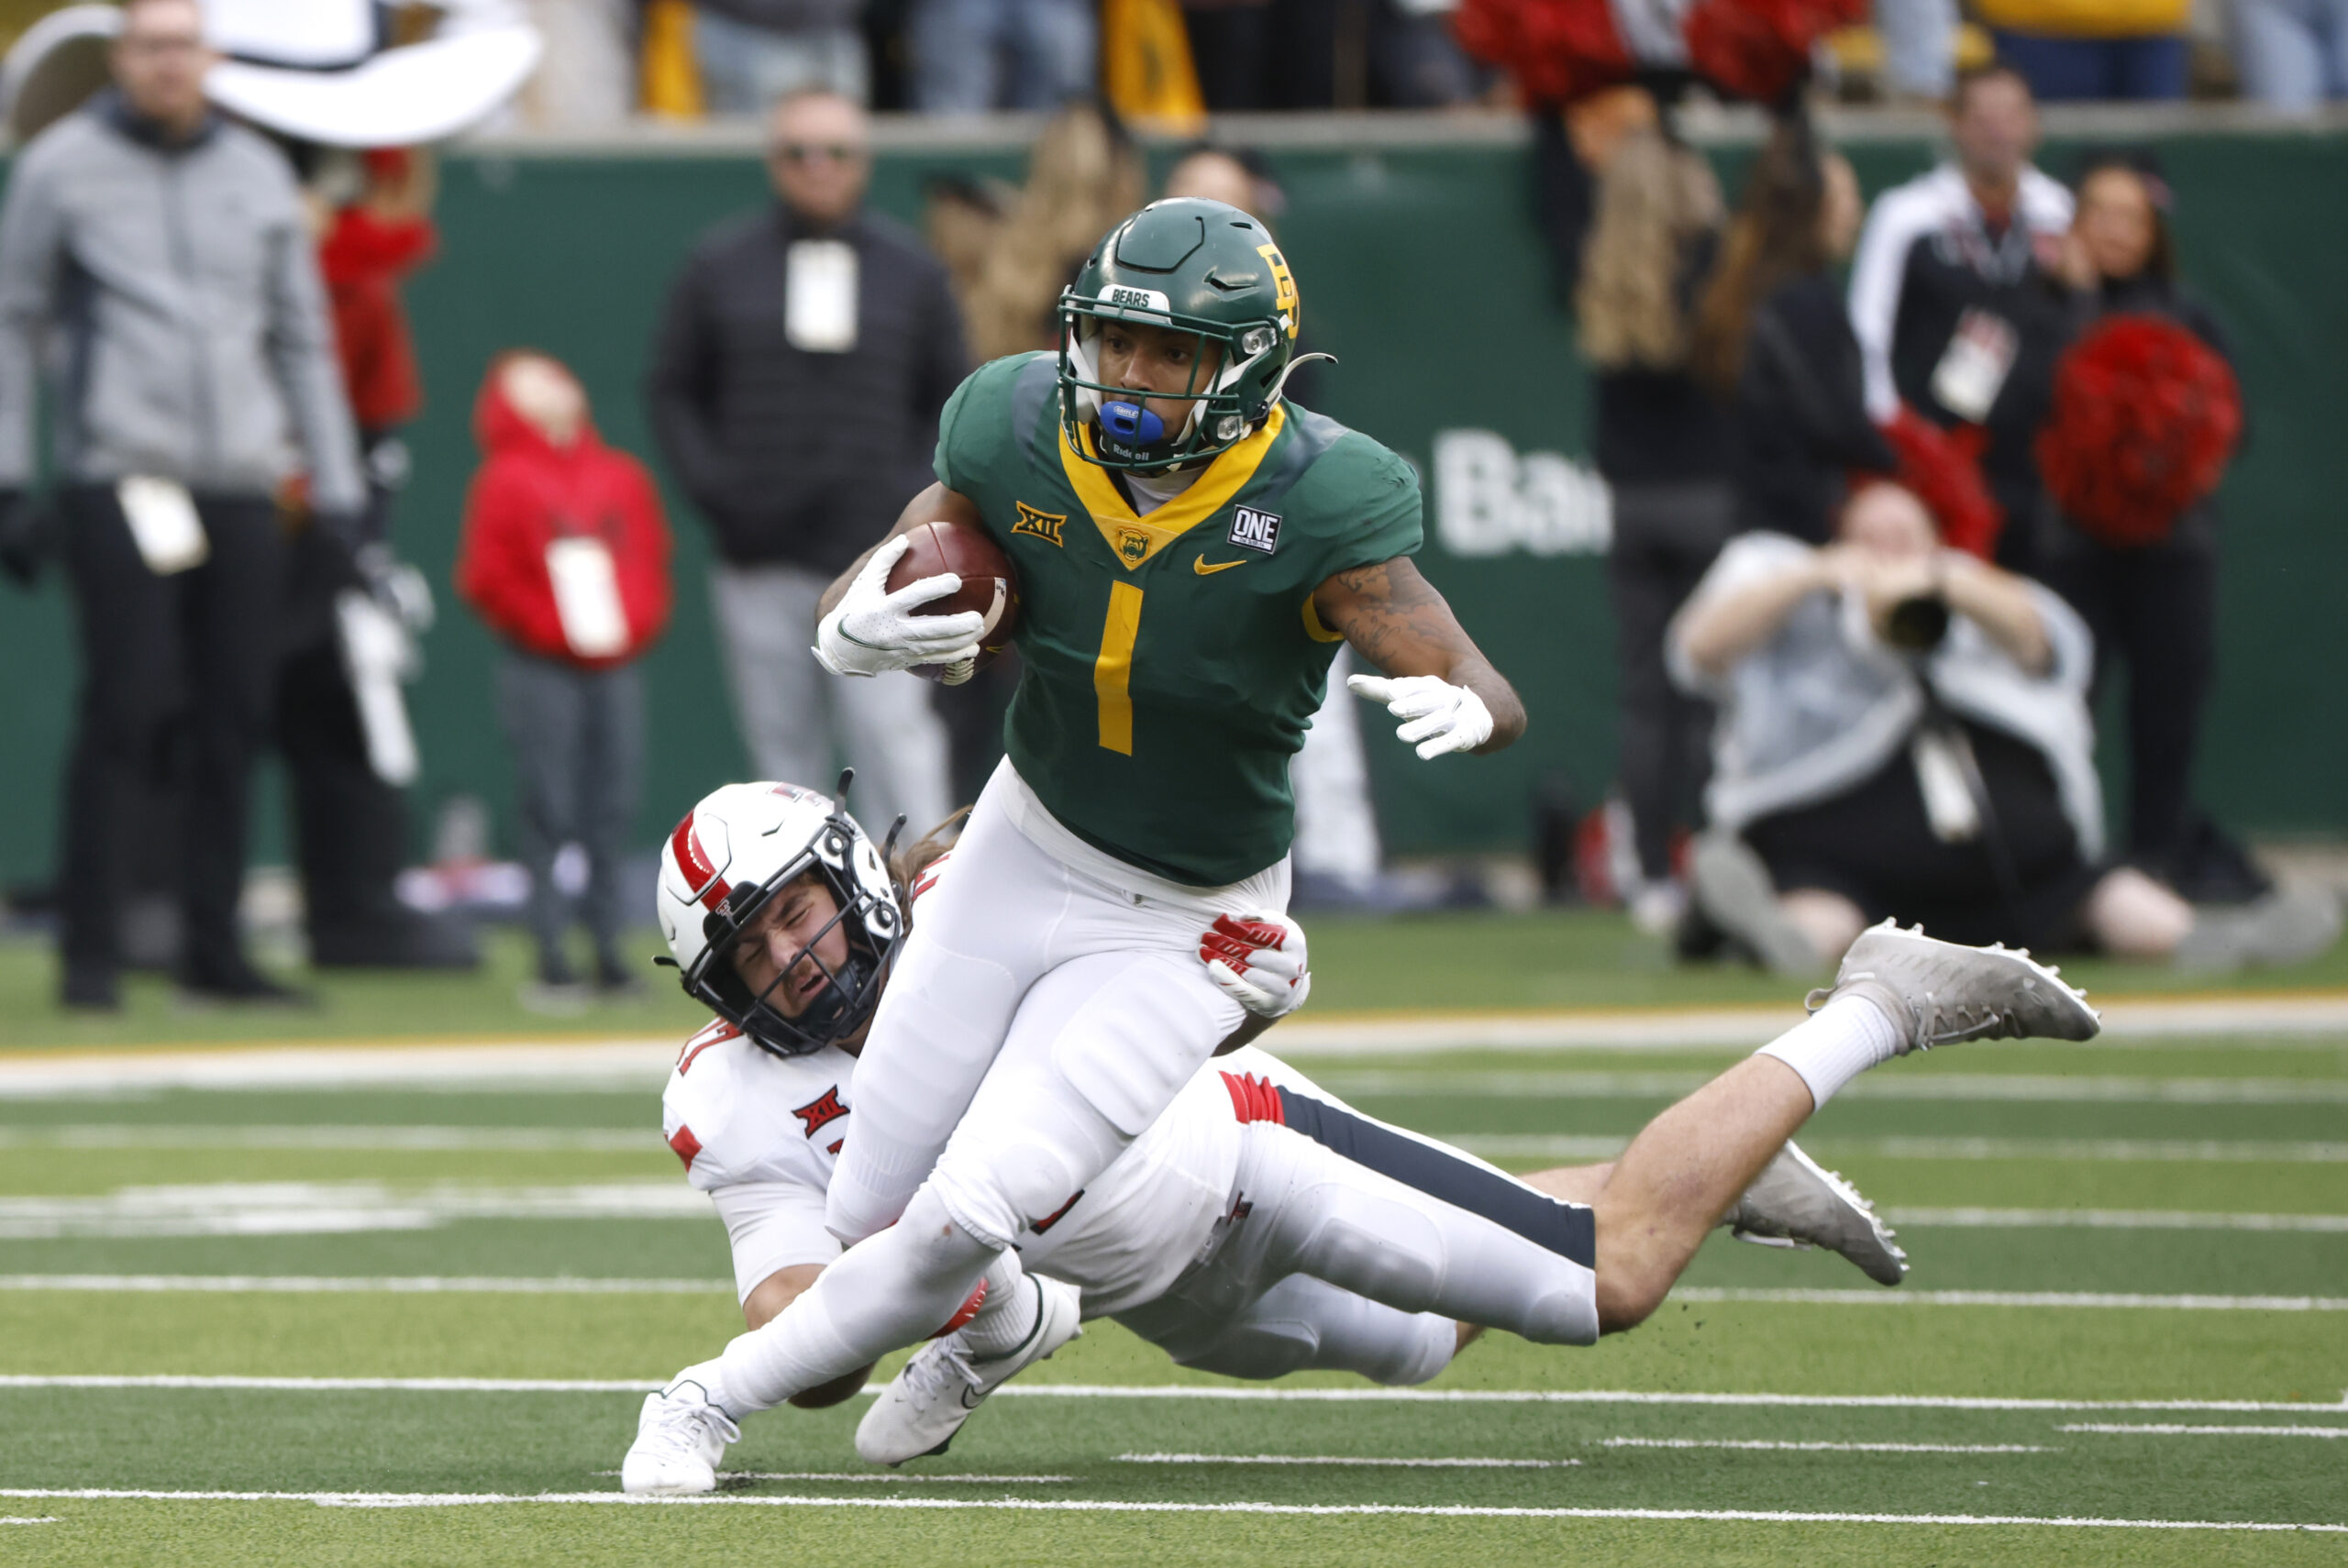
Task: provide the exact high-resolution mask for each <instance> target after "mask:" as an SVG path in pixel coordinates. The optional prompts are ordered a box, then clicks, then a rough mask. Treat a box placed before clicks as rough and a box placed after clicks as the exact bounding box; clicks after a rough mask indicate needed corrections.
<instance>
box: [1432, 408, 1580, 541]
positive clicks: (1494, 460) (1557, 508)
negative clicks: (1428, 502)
mask: <svg viewBox="0 0 2348 1568" xmlns="http://www.w3.org/2000/svg"><path fill="white" fill-rule="evenodd" d="M1434 531H1435V537H1436V539H1438V540H1439V541H1441V543H1442V545H1443V547H1444V548H1445V549H1446V550H1448V551H1450V552H1451V553H1452V554H1453V555H1455V556H1504V555H1507V554H1508V553H1509V552H1510V551H1512V550H1523V551H1524V552H1525V553H1527V554H1528V555H1535V556H1602V555H1604V554H1605V553H1606V551H1607V549H1608V547H1610V546H1611V544H1612V543H1613V540H1614V497H1613V493H1612V492H1611V491H1609V490H1608V489H1607V486H1606V481H1605V480H1602V479H1600V478H1599V477H1598V474H1597V473H1596V472H1595V471H1594V470H1593V469H1587V468H1584V467H1583V466H1582V465H1581V464H1579V463H1578V462H1576V461H1574V459H1572V458H1567V457H1565V456H1562V455H1561V454H1559V453H1556V452H1526V453H1523V454H1522V455H1520V454H1519V453H1518V452H1517V450H1516V448H1515V447H1512V446H1511V445H1510V444H1509V441H1508V437H1506V436H1500V435H1496V434H1494V433H1493V432H1491V431H1490V430H1445V431H1441V432H1439V433H1438V434H1437V435H1436V436H1435V438H1434Z"/></svg>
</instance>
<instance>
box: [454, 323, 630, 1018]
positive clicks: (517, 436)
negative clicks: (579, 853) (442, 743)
mask: <svg viewBox="0 0 2348 1568" xmlns="http://www.w3.org/2000/svg"><path fill="white" fill-rule="evenodd" d="M473 435H474V437H475V439H477V440H478V441H479V442H480V443H481V448H482V466H481V469H480V471H479V472H478V473H476V474H475V475H474V476H473V481H472V488H471V491H470V492H469V493H468V494H467V496H466V499H465V527H464V538H463V540H462V542H461V543H460V545H459V547H458V557H457V591H458V592H459V593H460V594H461V595H463V596H464V599H465V601H466V602H468V603H470V604H471V605H472V607H473V608H474V609H475V610H477V611H479V612H480V613H481V617H482V620H484V621H486V622H488V623H489V625H490V628H491V629H492V630H493V631H494V632H496V633H497V635H499V637H500V638H502V639H503V640H504V644H505V652H504V658H503V659H502V660H501V661H500V663H499V665H498V669H497V706H498V712H499V715H500V717H501V718H502V719H503V721H504V728H505V738H506V740H507V742H508V744H510V745H512V746H513V748H514V772H515V786H516V793H517V795H518V796H519V802H518V803H519V806H520V812H519V817H520V827H521V841H522V861H523V864H524V865H525V866H526V867H528V868H529V872H530V911H529V920H530V935H531V937H532V938H533V940H534V941H535V942H536V943H537V950H538V969H537V985H536V986H535V987H533V988H530V989H529V990H527V991H526V992H525V1000H526V1003H528V1004H529V1005H531V1006H533V1007H535V1008H537V1009H540V1010H554V1011H559V1010H569V1009H570V1008H573V1007H576V1006H578V1005H580V1004H581V1003H583V1002H584V1001H585V1000H586V992H585V988H583V987H582V986H581V983H580V980H579V977H578V973H577V971H576V970H575V969H573V967H572V966H571V963H570V957H569V955H567V954H566V953H565V952H564V951H563V935H564V933H565V932H566V931H567V930H568V929H569V927H570V918H569V911H568V909H567V908H566V905H567V903H568V900H566V899H565V897H564V895H563V892H562V890H561V889H560V888H559V886H558V884H557V879H556V871H555V861H556V856H558V854H559V852H560V851H561V850H562V849H563V847H564V846H565V845H572V844H576V845H580V846H581V848H582V849H583V850H584V851H585V852H586V861H587V878H586V893H585V897H584V899H583V900H582V904H583V907H582V909H581V914H582V915H583V916H584V922H585V924H586V927H587V931H588V934H589V936H590V937H591V939H592V940H593V943H594V951H595V982H594V983H595V986H596V988H598V989H601V990H604V991H606V992H611V991H628V990H635V989H638V988H640V986H641V982H640V981H638V980H637V979H636V978H635V977H633V976H632V975H631V974H630V973H629V972H628V970H627V968H626V966H624V965H623V964H622V963H621V961H620V953H619V940H620V934H621V933H622V932H623V931H624V930H625V929H626V924H627V921H628V918H629V915H630V913H631V912H632V911H631V910H630V908H629V903H630V900H629V897H628V894H629V891H630V889H629V888H628V887H627V885H626V882H625V880H624V879H623V878H622V877H621V875H620V872H621V868H622V861H623V858H624V856H625V855H626V850H627V832H628V828H629V826H630V824H631V823H633V822H634V820H635V817H636V809H637V801H638V797H639V796H640V794H641V793H642V789H643V778H644V688H643V682H642V677H641V676H640V675H639V673H638V672H637V668H636V660H637V658H638V657H641V656H642V655H643V653H644V650H645V649H646V648H647V647H648V646H650V645H651V643H652V641H653V639H654V638H656V637H658V636H659V635H660V632H661V629H662V628H663V627H665V626H666V625H667V624H668V621H669V611H670V599H671V595H670V583H669V548H670V544H669V528H668V525H667V524H666V523H665V522H664V521H662V519H661V515H660V502H659V495H658V494H657V493H656V492H655V491H654V489H653V485H652V477H651V475H649V474H648V473H647V472H646V471H645V469H644V465H643V464H641V463H639V462H637V460H636V459H635V458H631V457H629V456H628V455H627V454H626V453H624V452H616V451H614V450H613V449H612V448H611V447H606V446H604V443H603V441H602V440H601V439H600V438H598V436H596V434H595V426H594V424H593V420H592V418H591V417H590V414H589V411H588V407H587V394H586V393H585V392H582V391H581V389H580V385H579V382H578V380H577V378H575V377H573V376H572V375H571V373H570V370H567V369H566V368H565V367H564V366H562V365H561V364H560V363H559V362H558V361H556V360H555V359H550V358H548V357H547V356H546V355H543V354H537V353H529V352H519V353H509V354H505V355H502V356H500V357H499V358H498V359H496V360H495V361H494V362H493V364H492V365H491V366H490V369H489V374H488V375H487V376H486V377H485V378H483V380H482V387H481V393H480V396H479V397H478V398H477V399H476V401H475V402H474V404H473Z"/></svg>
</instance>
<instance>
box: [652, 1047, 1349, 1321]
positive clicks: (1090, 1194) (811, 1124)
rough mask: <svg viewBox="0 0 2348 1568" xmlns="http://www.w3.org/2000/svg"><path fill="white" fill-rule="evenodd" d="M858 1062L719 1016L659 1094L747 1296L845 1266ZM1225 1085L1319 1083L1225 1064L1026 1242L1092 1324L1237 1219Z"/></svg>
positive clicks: (1250, 1053) (1211, 1069)
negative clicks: (843, 1213)
mask: <svg viewBox="0 0 2348 1568" xmlns="http://www.w3.org/2000/svg"><path fill="white" fill-rule="evenodd" d="M855 1066H856V1063H855V1060H854V1058H852V1057H850V1056H849V1055H847V1053H845V1052H842V1051H837V1050H831V1049H825V1050H822V1051H816V1052H813V1053H810V1054H809V1055H804V1056H792V1057H781V1056H776V1055H771V1054H770V1053H769V1052H766V1051H762V1050H760V1049H759V1047H757V1046H756V1045H753V1044H752V1043H750V1042H749V1041H748V1040H746V1039H744V1038H743V1037H742V1035H741V1033H740V1032H739V1031H737V1030H736V1029H735V1028H734V1027H733V1026H732V1025H731V1024H728V1023H725V1022H723V1021H713V1022H712V1023H711V1024H710V1026H709V1027H708V1028H707V1029H704V1030H703V1031H702V1032H700V1033H699V1034H696V1035H694V1036H693V1037H692V1040H690V1041H688V1042H687V1043H686V1044H685V1048H684V1049H683V1050H682V1051H681V1052H680V1053H679V1054H678V1056H677V1066H676V1069H675V1070H674V1071H673V1072H671V1073H670V1076H669V1087H668V1089H667V1091H666V1092H665V1093H664V1094H663V1095H662V1096H661V1111H662V1124H663V1131H664V1132H666V1133H667V1135H668V1140H669V1146H670V1148H671V1149H674V1150H675V1151H676V1152H677V1157H678V1158H679V1159H681V1160H682V1161H683V1162H684V1165H685V1176H686V1179H687V1180H689V1181H691V1182H692V1185H693V1186H694V1187H697V1188H699V1189H700V1190H702V1191H703V1192H706V1193H708V1194H710V1196H711V1198H713V1199H714V1201H715V1202H716V1205H717V1209H718V1213H719V1215H720V1216H721V1217H722V1218H723V1219H724V1220H725V1224H726V1230H727V1231H728V1233H729V1235H730V1236H731V1237H732V1239H733V1244H734V1265H735V1277H736V1283H737V1286H738V1287H739V1290H740V1294H741V1295H742V1296H743V1297H746V1298H747V1297H748V1295H749V1293H750V1291H751V1290H752V1289H754V1288H755V1287H756V1286H758V1284H759V1281H760V1280H762V1279H765V1278H766V1277H767V1276H768V1275H771V1274H773V1273H774V1272H775V1271H776V1270H778V1269H783V1268H789V1267H791V1266H792V1265H794V1264H827V1263H830V1262H831V1261H832V1260H833V1259H835V1258H836V1257H837V1256H838V1255H839V1252H840V1247H839V1242H837V1241H836V1239H834V1237H833V1236H832V1235H831V1233H830V1232H829V1231H826V1230H825V1228H824V1196H825V1188H826V1187H828V1186H829V1185H830V1182H831V1176H832V1168H833V1166H834V1165H835V1164H836V1161H837V1160H838V1157H839V1152H840V1148H841V1146H842V1144H843V1143H844V1142H845V1141H846V1139H847V1137H848V1136H849V1133H850V1130H851V1129H852V1127H853V1126H854V1121H853V1118H852V1117H851V1116H850V1114H849V1106H848V1104H847V1099H846V1096H847V1088H848V1085H849V1082H850V1076H851V1074H852V1073H853V1072H854V1069H855ZM1225 1074H1233V1075H1253V1076H1254V1077H1257V1078H1259V1079H1265V1078H1268V1079H1272V1080H1274V1081H1277V1082H1280V1083H1285V1084H1289V1085H1290V1086H1291V1087H1295V1088H1311V1084H1310V1080H1308V1079H1306V1078H1304V1077H1303V1076H1302V1075H1301V1074H1299V1073H1298V1072H1297V1071H1296V1070H1295V1069H1294V1068H1293V1067H1290V1066H1288V1065H1287V1064H1286V1063H1284V1062H1281V1061H1279V1059H1278V1058H1277V1057H1273V1056H1270V1055H1266V1054H1265V1053H1263V1052H1261V1051H1257V1050H1255V1049H1253V1048H1252V1047H1251V1048H1246V1049H1242V1050H1238V1051H1235V1052H1233V1053H1231V1054H1230V1055H1225V1056H1219V1057H1217V1058H1215V1059H1214V1060H1213V1061H1212V1062H1210V1063H1208V1064H1207V1065H1206V1066H1204V1067H1202V1068H1201V1069H1200V1071H1199V1073H1198V1075H1197V1076H1196V1077H1193V1078H1192V1079H1191V1082H1190V1083H1189V1084H1187V1085H1186V1086H1184V1088H1182V1090H1181V1092H1180V1094H1178V1095H1176V1096H1175V1098H1174V1102H1173V1103H1172V1104H1171V1105H1169V1106H1168V1107H1167V1109H1166V1112H1165V1114H1164V1115H1162V1116H1160V1117H1159V1118H1158V1119H1157V1121H1156V1122H1154V1123H1153V1124H1152V1125H1151V1126H1150V1128H1149V1130H1148V1131H1147V1132H1144V1133H1143V1134H1142V1135H1141V1136H1140V1137H1139V1138H1137V1139H1135V1141H1134V1143H1133V1146H1132V1147H1131V1148H1129V1149H1127V1150H1126V1151H1125V1153H1124V1155H1123V1156H1121V1157H1120V1158H1119V1159H1118V1160H1117V1161H1116V1163H1115V1164H1113V1165H1111V1166H1110V1167H1109V1168H1108V1169H1107V1170H1106V1171H1103V1172H1102V1174H1101V1176H1100V1178H1099V1179H1098V1180H1096V1181H1094V1182H1093V1183H1091V1185H1090V1186H1089V1187H1086V1188H1085V1189H1084V1190H1083V1191H1082V1192H1081V1193H1080V1194H1078V1195H1077V1197H1076V1198H1075V1200H1074V1201H1073V1202H1072V1203H1070V1204H1069V1206H1068V1207H1067V1208H1065V1209H1062V1210H1061V1211H1060V1212H1059V1213H1058V1215H1049V1216H1047V1217H1045V1218H1044V1219H1043V1220H1039V1221H1037V1222H1036V1225H1035V1226H1032V1227H1030V1228H1029V1229H1028V1230H1027V1231H1024V1232H1023V1233H1022V1234H1021V1236H1020V1237H1019V1240H1018V1242H1017V1243H1016V1245H1017V1246H1018V1248H1019V1254H1020V1260H1021V1262H1022V1263H1023V1264H1025V1265H1026V1266H1027V1267H1029V1268H1032V1269H1034V1270H1035V1271H1036V1273H1039V1274H1046V1275H1051V1276H1052V1277H1053V1278H1055V1279H1060V1280H1065V1281H1066V1282H1067V1283H1069V1284H1070V1285H1073V1286H1077V1287H1078V1288H1079V1289H1080V1290H1081V1291H1083V1292H1084V1311H1085V1316H1087V1317H1100V1316H1103V1315H1105V1314H1108V1313H1112V1312H1118V1311H1123V1310H1124V1309H1126V1308H1128V1307H1131V1306H1134V1305H1136V1304H1137V1303H1140V1302H1143V1301H1148V1300H1152V1299H1155V1298H1156V1297H1157V1296H1159V1295H1161V1294H1163V1293H1164V1292H1165V1290H1166V1289H1167V1287H1168V1286H1171V1285H1172V1284H1173V1283H1174V1281H1175V1279H1176V1278H1177V1277H1179V1276H1180V1275H1181V1273H1182V1271H1183V1270H1185V1269H1187V1268H1189V1267H1190V1266H1191V1264H1193V1263H1195V1262H1196V1261H1198V1259H1199V1258H1200V1257H1202V1255H1204V1254H1205V1253H1206V1252H1207V1251H1208V1249H1209V1247H1210V1245H1211V1243H1212V1242H1213V1241H1214V1240H1215V1239H1216V1236H1217V1234H1218V1232H1219V1231H1220V1229H1221V1228H1222V1227H1223V1226H1224V1223H1225V1222H1226V1220H1227V1219H1228V1217H1229V1215H1230V1212H1231V1208H1232V1204H1233V1201H1234V1199H1235V1192H1234V1184H1235V1181H1236V1179H1237V1175H1238V1168H1239V1127H1240V1122H1239V1119H1238V1117H1237V1116H1236V1114H1235V1112H1234V1110H1233V1101H1232V1093H1231V1089H1230V1087H1229V1085H1228V1084H1227V1083H1226V1082H1225V1079H1224V1075H1225ZM1316 1092H1317V1091H1316Z"/></svg>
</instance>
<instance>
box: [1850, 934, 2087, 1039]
mask: <svg viewBox="0 0 2348 1568" xmlns="http://www.w3.org/2000/svg"><path fill="white" fill-rule="evenodd" d="M1852 992H1855V993H1857V994H1859V995H1864V996H1867V997H1869V998H1870V999H1873V1000H1875V1001H1877V1002H1880V1003H1883V1004H1885V1005H1886V1006H1887V1007H1888V1008H1890V1009H1891V1010H1892V1021H1893V1023H1894V1025H1895V1026H1896V1027H1898V1028H1899V1030H1900V1032H1901V1039H1900V1043H1899V1053H1898V1054H1899V1055H1902V1056H1904V1055H1908V1053H1909V1052H1911V1051H1929V1050H1931V1049H1932V1048H1933V1046H1935V1045H1953V1044H1955V1043H1956V1042H1958V1041H1960V1040H2030V1039H2051V1040H2092V1039H2094V1038H2095V1036H2096V1034H2097V1033H2098V1032H2099V1031H2100V1030H2101V1029H2102V1028H2103V1021H2102V1019H2100V1018H2099V1017H2098V1016H2097V1014H2096V1010H2095V1009H2093V1008H2091V1007H2089V1006H2088V999H2087V993H2085V992H2084V991H2078V990H2074V989H2073V988H2070V987H2069V986H2066V985H2065V984H2064V983H2063V979H2062V977H2061V976H2060V975H2058V974H2057V973H2056V972H2055V971H2054V968H2053V967H2051V966H2048V965H2044V964H2041V963H2039V962H2037V961H2036V960H2035V959H2033V958H2032V957H2031V955H2029V954H2028V953H2027V952H2024V951H2022V950H2021V949H2018V948H2009V947H2006V946H2004V945H2003V944H1992V945H1990V946H1988V947H1960V946H1958V945H1957V944H1955V943H1954V942H1940V941H1936V940H1934V939H1933V938H1932V937H1929V936H1926V935H1925V934H1924V928H1923V927H1922V926H1921V925H1920V926H1918V927H1916V929H1915V930H1913V931H1902V930H1900V929H1899V923H1898V922H1895V921H1888V920H1887V921H1885V922H1883V923H1882V924H1881V925H1875V926H1869V927H1868V928H1867V929H1866V931H1864V932H1861V933H1859V939H1858V940H1857V941H1856V942H1854V943H1852V944H1851V950H1850V951H1849V952H1848V953H1845V954H1844V955H1843V966H1842V967H1841V968H1840V969H1838V970H1836V971H1835V974H1834V984H1833V987H1832V988H1829V989H1823V990H1815V991H1812V992H1811V993H1810V1006H1811V1010H1812V1011H1815V1010H1818V1009H1819V1008H1822V1007H1823V1006H1825V1005H1826V1003H1827V1002H1828V1001H1829V1000H1830V999H1833V998H1834V997H1837V996H1842V995H1844V994H1846V993H1852Z"/></svg>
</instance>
